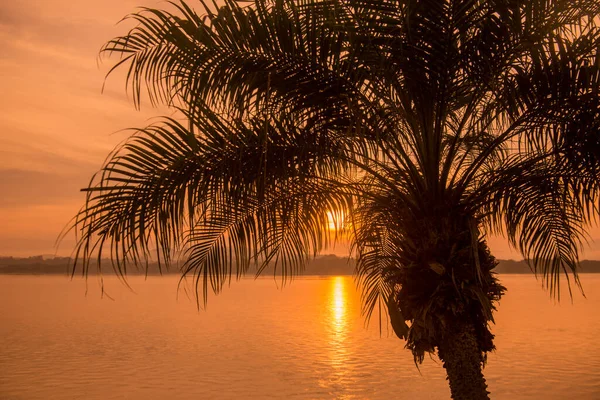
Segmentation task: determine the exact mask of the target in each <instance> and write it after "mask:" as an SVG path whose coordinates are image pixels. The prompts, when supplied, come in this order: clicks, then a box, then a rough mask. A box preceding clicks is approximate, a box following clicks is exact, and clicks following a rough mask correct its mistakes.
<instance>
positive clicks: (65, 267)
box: [0, 254, 600, 276]
mask: <svg viewBox="0 0 600 400" xmlns="http://www.w3.org/2000/svg"><path fill="white" fill-rule="evenodd" d="M103 263H104V265H110V260H109V259H106V260H103ZM92 264H93V265H92V267H94V266H95V265H94V263H92ZM72 265H73V262H72V258H71V257H47V256H41V255H38V256H31V257H10V256H9V257H0V274H23V275H60V274H64V275H71V274H73V270H72V268H71V266H72ZM355 267H356V260H355V259H354V258H348V257H339V256H336V255H335V254H329V255H323V256H319V257H317V258H315V259H314V260H312V261H311V262H310V263H308V264H307V265H306V267H305V269H304V270H303V271H301V272H300V273H299V275H301V276H319V275H321V276H336V275H353V274H354V269H355ZM161 271H162V273H163V274H165V275H170V274H180V273H181V270H180V268H178V267H177V266H171V267H169V268H164V267H161V269H159V268H158V263H157V262H150V263H149V264H148V271H146V269H145V268H136V267H133V268H132V269H130V270H129V271H128V273H129V274H131V275H145V274H146V273H147V274H148V275H159V274H161ZM494 271H495V272H497V273H499V274H530V273H531V269H530V267H529V265H528V264H527V262H526V261H525V260H519V261H517V260H498V266H497V267H496V268H495V269H494ZM89 272H90V273H91V274H95V273H96V270H95V269H90V271H89ZM580 272H581V273H600V260H583V261H581V270H580ZM103 273H104V274H106V275H114V271H113V270H112V269H111V268H108V269H105V270H104V271H103ZM274 273H275V271H274V268H273V265H271V266H270V267H267V268H266V269H265V270H264V271H263V273H262V276H272V275H273V274H274ZM73 275H74V276H80V275H82V271H81V270H80V271H75V272H74V274H73ZM248 276H251V275H250V274H249V275H248Z"/></svg>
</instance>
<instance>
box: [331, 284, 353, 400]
mask: <svg viewBox="0 0 600 400" xmlns="http://www.w3.org/2000/svg"><path fill="white" fill-rule="evenodd" d="M329 293H330V301H329V314H330V315H329V317H330V326H329V331H330V342H329V344H330V346H329V349H330V350H329V359H330V363H331V364H330V365H331V368H332V369H333V371H332V372H333V373H332V374H331V375H330V381H329V382H327V383H326V386H329V387H330V388H335V389H336V390H337V391H339V390H340V389H342V388H343V387H345V386H346V385H348V384H349V382H348V379H349V377H348V376H347V375H348V372H349V371H348V358H349V350H350V348H349V344H348V343H347V335H348V313H349V310H348V302H349V296H350V293H349V288H348V282H347V278H344V277H341V276H337V277H335V278H334V279H332V280H331V289H330V292H329ZM338 393H339V392H338Z"/></svg>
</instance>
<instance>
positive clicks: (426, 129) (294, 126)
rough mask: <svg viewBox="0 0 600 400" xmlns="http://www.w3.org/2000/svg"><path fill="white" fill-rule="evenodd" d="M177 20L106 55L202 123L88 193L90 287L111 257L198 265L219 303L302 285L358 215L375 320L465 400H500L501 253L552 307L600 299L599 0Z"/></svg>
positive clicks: (133, 35) (327, 9)
mask: <svg viewBox="0 0 600 400" xmlns="http://www.w3.org/2000/svg"><path fill="white" fill-rule="evenodd" d="M175 7H176V8H175V9H174V12H173V13H170V12H166V11H159V10H155V9H144V10H142V11H140V12H139V13H137V14H134V15H132V16H130V18H132V19H134V20H136V21H137V22H138V25H137V27H135V28H134V29H132V30H131V31H130V32H129V33H128V34H127V35H126V36H123V37H119V38H116V39H114V40H112V41H110V42H109V43H108V44H107V45H106V46H105V48H104V49H103V51H104V52H105V53H111V54H112V53H117V54H118V55H120V56H121V57H122V60H121V61H120V62H119V63H118V64H117V65H116V66H115V67H114V68H126V69H127V71H128V74H127V85H128V87H129V88H130V89H131V93H132V94H133V98H134V101H135V104H136V106H139V105H140V102H141V99H142V98H143V97H144V96H145V93H147V94H148V95H149V97H150V100H151V101H153V102H155V103H166V104H168V105H170V106H172V107H175V108H177V109H178V110H180V112H181V118H179V119H165V120H164V121H163V122H162V123H159V124H155V125H153V126H150V127H148V128H145V129H141V130H139V131H138V132H136V133H135V134H133V135H132V136H131V138H130V139H129V140H128V141H127V142H126V143H125V144H123V145H122V146H120V147H119V148H117V149H116V150H115V152H114V153H113V154H111V155H110V157H109V158H108V161H107V162H106V164H105V166H104V167H103V168H102V170H101V172H100V173H99V174H98V175H97V176H96V178H95V180H94V181H93V182H92V183H91V184H90V186H89V188H88V189H86V190H87V192H88V198H87V203H86V205H85V207H84V208H83V209H82V211H81V212H80V214H79V215H78V216H77V218H76V222H75V227H76V229H77V231H78V232H79V233H80V234H81V236H80V241H79V243H78V246H77V249H76V258H77V257H80V258H81V257H82V258H83V260H84V269H85V268H87V267H88V266H89V264H87V262H88V261H89V260H90V259H91V258H92V257H96V256H97V257H99V258H100V257H101V256H102V250H103V249H104V250H105V252H106V251H109V252H110V255H111V257H112V259H113V260H114V265H113V266H114V268H115V269H116V270H117V271H118V272H119V273H121V274H124V273H125V272H126V269H125V268H126V265H127V264H131V263H133V262H135V263H140V262H144V260H145V259H147V257H148V256H149V252H150V251H151V250H150V249H151V248H154V247H156V248H157V249H158V250H156V256H157V257H158V258H159V259H161V260H163V261H167V262H168V261H169V259H170V258H171V255H172V249H177V248H179V249H181V248H183V249H184V250H185V251H186V253H185V258H184V259H185V264H184V268H183V273H185V274H192V275H193V276H194V277H195V279H196V284H197V288H198V291H199V292H202V293H203V294H204V296H206V295H207V293H208V292H209V290H211V289H212V290H213V291H215V292H218V291H219V290H220V289H221V288H222V287H223V285H224V284H225V283H227V282H228V281H229V280H230V279H231V277H232V276H237V277H239V276H240V275H242V274H244V273H246V272H247V271H248V270H249V268H250V266H251V264H253V263H257V266H258V271H259V272H260V271H262V269H263V268H264V267H265V266H266V265H267V264H269V263H271V264H275V265H276V267H277V268H278V269H279V271H280V272H281V273H282V274H283V275H284V276H288V275H290V274H294V273H296V272H297V271H298V270H299V269H300V268H302V266H303V265H304V263H305V262H306V261H307V260H308V259H309V258H310V257H312V256H314V255H315V254H317V253H318V252H319V251H320V250H321V249H322V248H323V247H324V246H326V245H327V243H328V242H329V241H330V240H332V237H331V235H332V234H330V233H328V232H327V231H326V230H325V229H324V227H325V226H326V225H327V222H328V213H334V214H338V215H342V214H343V216H344V219H345V227H344V229H345V231H346V233H345V234H346V235H348V237H349V238H350V239H349V240H350V241H351V243H352V244H353V246H354V250H355V251H356V255H357V260H358V261H357V276H358V281H359V283H360V284H361V285H362V286H361V287H362V290H363V300H364V311H365V313H366V315H367V316H370V315H371V313H372V311H373V309H374V308H375V307H377V306H380V307H381V305H383V307H385V309H386V310H388V312H389V315H390V318H391V322H392V325H393V327H394V330H395V332H396V333H397V334H398V336H400V337H402V338H405V339H406V340H407V347H408V348H409V349H410V350H412V352H413V355H414V357H415V361H418V362H420V361H422V359H423V357H424V354H425V353H426V352H430V353H431V352H435V351H436V349H437V351H438V354H439V357H440V358H441V360H442V361H443V365H444V368H446V372H447V374H448V378H449V382H450V388H451V392H452V396H453V398H455V399H486V398H488V394H487V391H486V388H487V386H486V383H485V379H484V378H483V375H482V372H481V368H482V365H483V363H484V361H485V354H486V353H487V352H489V351H491V350H492V349H494V345H493V335H492V334H491V333H490V331H489V324H490V322H491V321H493V319H492V312H493V311H494V310H495V302H496V301H497V300H498V299H499V298H500V296H501V295H502V293H503V291H504V288H503V287H502V286H501V285H500V284H499V283H498V281H497V279H496V278H495V276H494V274H493V272H492V271H493V268H494V267H495V265H496V261H495V259H494V257H493V256H492V255H491V254H490V252H489V250H488V247H487V245H486V241H485V234H487V233H499V232H502V233H504V234H505V235H506V237H507V238H508V240H509V241H510V243H512V245H513V246H515V247H516V248H517V249H518V250H520V251H521V252H522V254H523V256H524V257H525V258H526V259H527V260H529V262H530V264H531V266H532V269H533V270H534V271H535V272H536V273H539V274H541V275H542V276H543V279H544V282H545V283H546V284H547V285H548V287H549V288H550V289H551V291H552V292H553V293H556V291H557V289H558V284H559V278H560V275H561V273H562V272H564V273H565V274H566V276H567V278H569V274H568V272H572V275H571V277H572V278H571V279H573V278H574V280H575V282H576V284H577V285H579V281H578V279H577V266H578V249H580V246H581V242H582V240H585V235H586V233H585V228H586V226H587V224H588V223H589V222H590V221H591V220H593V219H594V218H596V216H597V215H598V195H599V194H600V181H599V179H598V178H599V169H598V168H599V167H598V162H599V159H600V136H599V131H598V128H599V126H600V115H599V110H600V54H599V51H598V49H599V47H600V30H599V28H598V21H599V20H598V18H599V8H600V6H599V3H598V2H597V0H590V1H585V0H555V1H553V0H544V1H541V0H487V1H484V0H479V1H477V0H460V1H459V0H456V1H453V0H447V1H440V0H429V1H425V0H422V1H410V0H405V1H400V0H399V1H391V0H381V1H372V0H322V1H317V0H315V1H311V0H303V1H292V0H256V1H255V2H252V3H250V4H249V5H248V3H241V4H237V3H236V2H234V1H231V0H226V4H225V5H224V6H223V7H217V6H216V5H213V6H207V5H204V3H202V4H201V5H199V8H200V9H201V10H202V13H203V14H202V15H199V14H197V13H196V11H194V10H193V9H192V8H191V7H190V6H188V5H186V4H185V3H180V4H176V5H175ZM111 71H112V70H111ZM146 89H147V91H146ZM181 121H185V122H181ZM99 253H100V254H99ZM569 289H570V286H569Z"/></svg>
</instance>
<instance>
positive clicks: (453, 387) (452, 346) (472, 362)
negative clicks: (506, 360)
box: [438, 322, 489, 400]
mask: <svg viewBox="0 0 600 400" xmlns="http://www.w3.org/2000/svg"><path fill="white" fill-rule="evenodd" d="M438 350H439V357H440V359H441V360H442V361H443V366H444V368H445V369H446V374H447V375H448V381H449V383H450V392H451V394H452V398H453V399H454V400H489V396H488V394H489V392H488V391H487V384H486V383H485V378H484V377H483V373H482V371H481V368H482V365H483V356H482V353H481V351H480V350H479V346H478V344H477V338H476V336H475V328H474V326H473V324H472V323H465V322H459V323H457V324H456V325H454V327H453V329H452V330H451V331H450V332H448V335H446V337H445V339H444V341H443V342H442V343H441V344H440V345H439V346H438Z"/></svg>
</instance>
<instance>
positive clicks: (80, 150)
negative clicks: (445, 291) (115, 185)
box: [0, 0, 600, 259]
mask: <svg viewBox="0 0 600 400" xmlns="http://www.w3.org/2000/svg"><path fill="white" fill-rule="evenodd" d="M193 2H194V1H193V0H191V3H193ZM137 6H155V7H156V6H157V7H165V6H167V4H166V2H165V1H157V0H104V1H98V2H86V1H83V2H77V1H73V0H19V1H4V2H1V3H0V48H1V49H2V51H1V52H0V90H1V93H2V96H1V97H0V255H5V256H6V255H13V256H28V255H35V254H53V253H54V252H55V247H54V242H55V239H56V237H57V235H58V234H59V232H60V231H61V229H62V228H63V227H64V226H65V225H66V224H67V223H68V221H69V219H70V218H71V217H72V216H73V215H75V213H76V212H77V210H78V209H79V207H80V205H81V204H82V194H81V193H80V192H79V189H80V188H82V187H84V186H86V183H87V182H88V180H89V178H90V177H91V175H92V174H93V173H94V172H95V171H96V170H97V169H98V168H99V167H100V166H101V164H102V162H103V160H104V158H105V157H106V155H107V154H108V152H109V151H110V150H111V149H112V148H113V147H114V146H115V145H116V144H118V143H119V142H120V141H121V140H123V139H124V138H125V137H127V133H126V132H119V131H120V130H122V129H125V128H133V127H141V126H145V125H147V124H148V122H149V119H151V118H152V117H153V116H156V115H160V114H162V113H164V110H162V111H159V110H155V109H152V108H150V107H149V106H146V107H143V108H142V111H135V110H134V109H133V106H132V104H131V102H130V101H129V100H128V99H127V97H126V95H125V93H124V80H123V79H119V77H118V76H115V77H113V78H112V79H110V80H109V81H108V83H107V86H106V89H105V91H104V94H102V93H101V87H102V83H103V81H104V74H105V72H106V70H107V68H108V66H109V65H110V62H105V63H104V64H101V65H98V63H97V55H98V50H99V49H100V47H101V46H102V44H104V42H106V41H107V40H109V39H111V38H112V37H114V36H116V35H119V34H123V33H124V32H126V30H127V25H124V24H121V25H118V26H117V25H116V22H118V21H119V20H120V19H121V18H122V17H123V16H125V15H126V14H128V13H130V12H132V11H134V10H135V7H137ZM599 233H600V231H598V230H595V231H594V232H593V234H592V236H593V237H594V236H595V237H598V238H600V234H599ZM597 242H598V243H600V239H598V240H597ZM72 243H73V242H72V241H65V242H64V244H63V245H62V246H61V247H60V249H59V250H58V254H62V255H68V254H69V253H70V250H71V248H70V246H72ZM490 245H491V247H492V250H493V252H494V254H495V255H496V257H498V258H516V259H520V258H521V257H520V256H519V255H518V254H517V253H516V252H514V251H511V250H510V249H509V248H508V245H507V244H506V242H505V240H503V239H502V238H490ZM333 252H334V253H337V254H339V255H342V254H344V252H345V247H344V246H337V247H336V249H334V250H333ZM584 257H585V258H596V259H600V247H599V246H597V245H594V243H592V246H591V248H588V249H587V250H586V251H585V253H584Z"/></svg>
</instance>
